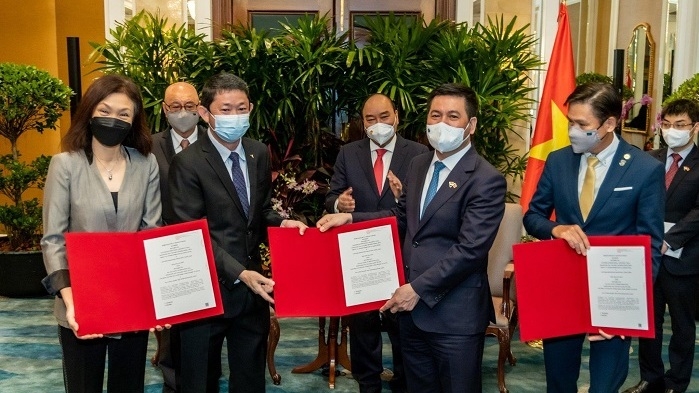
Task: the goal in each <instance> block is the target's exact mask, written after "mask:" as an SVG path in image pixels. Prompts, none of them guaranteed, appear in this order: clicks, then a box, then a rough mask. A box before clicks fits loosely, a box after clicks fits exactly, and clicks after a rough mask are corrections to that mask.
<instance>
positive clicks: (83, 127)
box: [62, 75, 152, 158]
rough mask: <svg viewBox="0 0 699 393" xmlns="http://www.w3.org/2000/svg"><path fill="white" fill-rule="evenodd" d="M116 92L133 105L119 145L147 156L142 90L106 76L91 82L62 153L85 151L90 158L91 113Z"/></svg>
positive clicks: (118, 77)
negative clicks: (122, 139)
mask: <svg viewBox="0 0 699 393" xmlns="http://www.w3.org/2000/svg"><path fill="white" fill-rule="evenodd" d="M115 93H123V94H125V95H126V96H127V97H129V99H130V100H131V102H132V103H133V106H134V115H133V121H132V122H131V131H130V132H129V134H128V135H127V136H126V139H124V141H123V142H122V145H124V146H129V147H133V148H134V149H136V150H138V151H139V152H140V153H141V154H143V155H144V156H147V155H148V154H150V152H151V146H152V142H151V137H150V129H149V128H148V124H147V123H146V115H145V113H144V111H143V99H142V98H141V91H140V90H139V88H138V86H136V84H135V83H133V81H132V80H131V79H129V78H127V77H124V76H121V75H105V76H102V77H100V78H98V79H96V80H95V81H94V82H92V84H91V85H90V87H89V88H88V89H87V91H86V92H85V95H83V97H82V100H80V104H79V105H78V107H77V109H76V110H75V115H73V118H72V121H71V124H70V129H68V132H67V133H66V135H65V136H64V137H63V141H62V144H63V150H65V151H79V150H84V151H85V154H87V156H88V157H90V158H91V157H92V132H91V131H90V127H89V123H90V119H92V114H93V113H94V112H95V108H96V107H97V105H99V103H100V102H102V101H103V100H104V99H105V98H107V96H109V95H111V94H115Z"/></svg>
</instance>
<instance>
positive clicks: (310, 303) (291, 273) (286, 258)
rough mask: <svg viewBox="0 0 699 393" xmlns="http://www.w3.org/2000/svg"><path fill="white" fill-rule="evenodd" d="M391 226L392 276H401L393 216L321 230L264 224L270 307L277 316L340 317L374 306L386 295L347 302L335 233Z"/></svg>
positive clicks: (397, 240)
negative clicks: (271, 282) (271, 296)
mask: <svg viewBox="0 0 699 393" xmlns="http://www.w3.org/2000/svg"><path fill="white" fill-rule="evenodd" d="M384 225H390V226H391V233H392V234H393V248H394V250H395V253H396V270H397V272H398V281H399V283H400V284H401V285H402V284H403V283H404V282H405V278H404V274H403V260H402V258H401V253H400V240H399V238H398V229H397V226H396V219H395V217H389V218H381V219H377V220H370V221H364V222H360V223H355V224H348V225H342V226H340V227H336V228H332V229H330V230H329V231H327V232H325V233H321V232H320V231H319V230H318V229H316V228H308V229H307V230H306V233H305V234H304V235H299V233H298V229H296V228H268V234H269V248H270V254H271V258H272V273H273V277H272V278H273V279H274V303H275V312H276V314H277V316H279V317H340V316H344V315H349V314H355V313H358V312H363V311H372V310H378V309H379V308H381V306H382V305H383V304H384V303H385V302H386V300H388V299H383V300H381V301H376V302H371V303H364V304H358V305H354V306H347V305H346V302H345V292H344V285H343V278H342V265H341V263H340V248H339V243H338V239H337V235H338V234H340V233H345V232H351V231H356V230H362V229H368V228H374V227H379V226H384Z"/></svg>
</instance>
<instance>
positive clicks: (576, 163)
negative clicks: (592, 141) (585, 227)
mask: <svg viewBox="0 0 699 393" xmlns="http://www.w3.org/2000/svg"><path fill="white" fill-rule="evenodd" d="M581 156H582V154H577V153H573V150H572V149H571V155H570V157H569V161H568V163H567V165H568V167H569V168H568V173H574V174H575V176H570V177H568V176H563V177H562V178H560V181H561V182H562V183H563V192H564V193H565V199H566V200H567V201H569V203H570V206H575V211H576V213H577V217H578V220H579V222H581V223H582V222H583V221H584V220H583V218H582V211H580V194H579V193H578V173H580V157H581Z"/></svg>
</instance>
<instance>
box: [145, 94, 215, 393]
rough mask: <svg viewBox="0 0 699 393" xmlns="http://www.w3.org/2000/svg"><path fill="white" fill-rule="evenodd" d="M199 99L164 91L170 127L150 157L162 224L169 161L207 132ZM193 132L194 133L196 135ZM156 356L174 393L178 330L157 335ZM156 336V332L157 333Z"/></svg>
mask: <svg viewBox="0 0 699 393" xmlns="http://www.w3.org/2000/svg"><path fill="white" fill-rule="evenodd" d="M198 107H199V96H198V94H197V89H196V88H194V86H192V85H191V84H189V83H186V82H176V83H173V84H172V85H170V86H168V87H167V89H165V98H164V100H163V113H164V114H165V117H166V118H167V121H168V123H169V124H170V128H169V129H167V130H165V131H162V132H159V133H157V134H154V135H153V136H152V138H153V154H154V155H155V158H156V159H157V161H158V167H159V170H160V196H161V200H162V205H163V213H162V218H163V223H165V224H168V223H171V222H172V220H173V217H174V214H175V213H174V211H173V209H172V203H171V201H170V190H169V187H168V184H167V181H168V176H167V173H168V170H170V162H172V158H173V157H175V154H177V153H179V152H181V151H182V150H184V149H186V148H187V147H189V145H190V144H192V143H194V142H195V141H196V140H197V138H198V137H199V136H201V135H202V134H203V133H205V132H206V127H203V126H197V123H199V113H198V112H197V108H198ZM195 131H196V132H195ZM159 333H160V334H159V338H158V354H157V355H156V356H155V358H154V359H153V361H154V363H157V364H158V366H159V367H160V370H161V371H162V372H163V393H171V392H177V391H178V389H177V381H176V380H177V378H176V374H177V370H178V368H179V367H178V362H179V350H178V348H179V337H178V328H177V326H173V327H172V329H170V330H168V329H166V330H163V331H162V332H159ZM156 336H158V333H156Z"/></svg>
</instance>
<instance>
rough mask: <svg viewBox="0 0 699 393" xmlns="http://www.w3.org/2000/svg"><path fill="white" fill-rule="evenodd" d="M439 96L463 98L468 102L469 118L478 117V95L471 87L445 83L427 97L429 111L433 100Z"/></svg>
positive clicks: (467, 111)
mask: <svg viewBox="0 0 699 393" xmlns="http://www.w3.org/2000/svg"><path fill="white" fill-rule="evenodd" d="M437 96H456V97H463V99H464V101H465V102H466V114H467V115H468V117H469V118H471V117H475V116H477V115H478V95H477V94H476V92H475V91H473V89H471V88H470V87H468V86H466V85H464V84H461V83H445V84H443V85H441V86H438V87H437V88H435V89H434V90H432V92H431V93H430V95H429V96H427V110H428V111H429V110H430V108H431V106H432V100H433V99H434V98H435V97H437Z"/></svg>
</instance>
